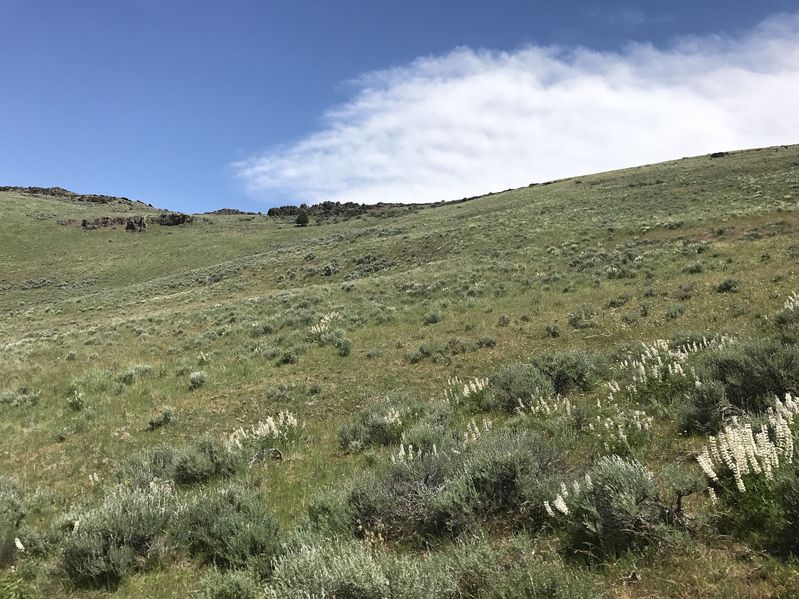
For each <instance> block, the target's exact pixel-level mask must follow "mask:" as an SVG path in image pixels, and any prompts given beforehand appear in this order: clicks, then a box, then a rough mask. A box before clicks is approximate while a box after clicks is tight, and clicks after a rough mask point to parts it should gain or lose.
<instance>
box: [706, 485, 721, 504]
mask: <svg viewBox="0 0 799 599" xmlns="http://www.w3.org/2000/svg"><path fill="white" fill-rule="evenodd" d="M707 496H708V497H709V498H710V503H711V504H713V505H716V504H717V503H718V502H719V498H718V497H717V496H716V491H714V490H713V487H708V488H707Z"/></svg>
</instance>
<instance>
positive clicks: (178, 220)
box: [147, 212, 194, 227]
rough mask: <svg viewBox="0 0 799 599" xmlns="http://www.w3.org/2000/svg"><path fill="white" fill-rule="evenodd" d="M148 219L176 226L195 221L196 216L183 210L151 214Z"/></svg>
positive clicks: (167, 225) (165, 225)
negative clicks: (184, 212)
mask: <svg viewBox="0 0 799 599" xmlns="http://www.w3.org/2000/svg"><path fill="white" fill-rule="evenodd" d="M147 220H148V221H149V222H151V223H155V224H157V225H162V226H164V227H174V226H176V225H184V224H187V223H193V222H194V217H193V216H191V215H190V214H183V213H182V212H167V213H165V214H159V215H157V216H149V217H148V218H147Z"/></svg>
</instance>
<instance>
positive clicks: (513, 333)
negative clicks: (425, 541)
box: [0, 146, 799, 597]
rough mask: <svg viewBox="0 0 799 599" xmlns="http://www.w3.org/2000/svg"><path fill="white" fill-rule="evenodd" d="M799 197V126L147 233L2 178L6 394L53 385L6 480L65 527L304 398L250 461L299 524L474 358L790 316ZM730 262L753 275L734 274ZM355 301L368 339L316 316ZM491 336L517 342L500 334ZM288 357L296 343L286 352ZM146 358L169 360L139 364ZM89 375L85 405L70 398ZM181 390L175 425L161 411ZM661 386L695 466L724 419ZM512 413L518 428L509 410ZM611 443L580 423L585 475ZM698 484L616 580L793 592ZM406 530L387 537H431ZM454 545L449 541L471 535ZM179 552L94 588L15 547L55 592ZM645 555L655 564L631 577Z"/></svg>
mask: <svg viewBox="0 0 799 599" xmlns="http://www.w3.org/2000/svg"><path fill="white" fill-rule="evenodd" d="M797 208H799V146H783V147H776V148H766V149H760V150H750V151H742V152H733V153H730V154H729V155H727V156H725V157H723V158H717V159H711V158H710V157H708V156H701V157H696V158H687V159H682V160H676V161H673V162H668V163H663V164H657V165H650V166H643V167H637V168H632V169H626V170H623V171H615V172H610V173H601V174H596V175H588V176H584V177H579V178H572V179H566V180H562V181H556V182H552V183H551V184H543V185H535V186H530V187H526V188H522V189H518V190H510V191H506V192H502V193H497V194H493V195H490V196H486V197H483V198H477V199H473V200H469V201H463V202H453V203H447V204H437V205H427V206H425V207H423V208H422V209H420V210H408V211H406V212H405V211H394V212H387V211H381V212H375V213H369V212H367V213H365V214H363V215H362V216H360V217H358V218H353V219H349V220H343V219H342V220H340V221H322V223H321V224H318V223H316V222H315V221H314V220H312V221H311V223H310V225H309V226H307V227H295V226H294V225H293V223H292V222H291V219H285V220H280V219H275V218H267V217H266V216H261V215H254V216H241V215H232V216H220V215H201V216H198V218H197V221H196V222H195V223H193V224H189V225H183V226H178V227H165V226H158V225H154V224H153V225H150V226H149V227H148V230H147V231H146V232H143V233H128V232H126V231H124V228H116V229H101V230H92V231H84V230H82V229H81V228H80V226H76V225H61V224H58V223H57V221H58V220H65V219H78V220H80V219H83V218H89V219H92V218H96V217H100V216H116V215H130V214H147V213H148V212H150V211H151V210H153V209H150V208H148V207H146V206H144V205H141V204H136V205H129V204H126V203H122V202H118V203H114V204H89V203H86V202H69V201H64V200H59V199H55V198H48V197H43V196H29V195H25V194H22V193H11V192H0V222H2V229H3V233H2V235H0V264H2V268H0V394H2V393H3V392H5V391H15V390H18V389H21V388H27V389H30V390H32V391H34V392H38V393H39V397H38V402H37V403H36V404H35V405H30V406H25V405H21V406H15V407H11V406H10V405H4V404H3V403H1V402H0V456H2V459H0V476H8V477H10V478H12V479H14V480H15V481H17V482H18V483H19V485H20V486H21V487H22V489H23V490H24V494H25V496H26V497H36V501H32V500H31V501H32V503H31V507H30V509H29V510H28V511H29V514H28V516H27V517H26V522H30V526H32V527H33V528H34V529H36V530H39V531H44V530H46V529H47V528H48V526H49V525H50V523H51V522H52V521H53V520H54V519H55V518H56V517H57V516H58V514H59V513H60V512H62V511H67V510H70V509H73V508H76V507H78V506H82V505H88V506H92V505H97V504H99V502H100V501H101V499H102V497H103V496H104V494H106V493H107V491H108V490H109V489H111V488H112V487H113V485H114V484H115V483H116V478H115V473H116V472H117V471H118V470H119V468H120V467H121V466H122V465H123V464H125V463H126V462H127V461H128V460H129V459H130V457H131V456H132V455H134V454H136V453H137V452H141V451H142V450H144V449H146V448H150V447H154V446H156V445H164V444H169V445H173V446H175V447H179V446H183V445H187V444H190V443H191V442H192V441H193V440H195V439H196V438H198V437H200V436H202V435H206V434H208V435H211V436H215V437H220V438H221V437H225V436H227V435H229V434H230V433H231V432H232V431H234V430H235V429H237V428H239V427H241V426H244V427H245V428H246V427H248V426H250V425H252V424H254V423H256V422H257V421H259V420H264V419H265V418H266V417H268V416H270V415H275V414H277V413H278V412H279V411H281V410H289V411H291V412H293V413H296V414H297V417H298V419H299V420H300V422H301V423H302V424H303V425H304V429H303V432H302V435H301V437H300V439H299V440H297V441H295V442H293V443H292V444H291V445H290V446H289V447H288V448H287V449H286V450H285V451H284V459H283V460H282V461H275V460H267V461H265V462H262V463H258V464H255V465H253V466H252V467H245V468H242V469H241V470H240V471H239V472H238V473H237V474H236V475H235V476H234V478H235V479H237V480H241V481H243V482H244V483H245V484H247V485H250V486H252V487H254V488H257V489H259V490H260V492H261V494H262V497H263V498H264V501H265V502H266V503H267V505H268V508H269V510H270V511H271V512H272V513H274V514H275V516H276V517H277V519H278V521H279V522H280V525H281V528H282V530H283V534H284V535H285V538H289V536H290V532H291V531H292V529H293V528H294V527H296V526H298V525H299V524H301V523H302V522H303V517H304V514H305V512H306V508H307V505H308V501H309V499H310V498H311V497H313V496H314V495H315V494H317V493H318V492H319V491H320V490H323V489H326V488H331V487H336V486H338V485H341V484H343V483H344V482H345V481H346V480H348V479H350V478H358V477H361V476H363V474H364V473H367V472H381V471H383V470H384V469H385V468H386V467H387V465H386V462H387V456H388V455H389V454H390V453H396V450H397V448H396V447H389V448H376V449H372V450H368V451H366V452H364V453H358V452H346V451H343V450H342V448H341V447H340V446H339V442H338V438H337V431H338V428H339V426H341V425H344V424H346V423H349V422H353V421H354V420H355V419H356V414H357V413H358V412H359V411H360V410H362V409H364V408H365V407H367V406H369V405H370V404H372V403H373V402H375V401H376V400H378V399H379V398H381V397H384V396H385V395H386V394H388V393H389V392H391V391H393V390H402V391H406V392H409V393H412V394H415V395H416V396H417V397H418V398H419V399H420V400H421V401H423V402H425V401H432V402H433V403H436V404H437V403H440V398H441V397H442V395H443V392H444V389H445V387H446V385H447V380H448V379H449V378H451V377H455V376H458V377H461V378H462V379H467V378H469V377H472V376H479V377H488V376H490V375H491V374H492V373H493V372H495V371H497V370H498V369H499V368H501V367H502V366H504V365H506V364H509V363H513V362H529V361H532V360H533V359H534V358H536V357H540V356H544V355H547V354H550V353H554V352H560V351H565V350H575V349H577V350H585V351H588V352H594V353H596V354H599V355H601V356H604V358H605V359H606V360H607V361H608V363H609V364H614V361H613V355H614V352H616V351H617V350H619V348H622V347H624V346H625V345H629V344H633V343H639V342H642V341H643V342H651V341H654V340H655V339H668V338H670V337H671V336H672V335H673V334H675V333H676V332H684V331H695V332H699V333H708V334H716V333H728V334H731V335H734V336H736V337H739V338H746V337H761V336H765V335H769V334H771V333H772V332H773V325H772V323H773V318H774V315H775V314H776V313H778V312H779V311H780V309H781V308H782V305H783V302H784V301H785V299H786V298H787V297H788V296H789V295H790V293H791V292H793V291H797V290H799V268H798V267H799V241H797V238H796V231H797V229H798V228H799V210H797ZM730 279H735V280H737V281H738V285H737V287H735V289H733V290H732V292H728V293H719V292H718V288H719V285H720V284H722V283H723V282H724V281H726V280H730ZM686 290H687V291H686ZM333 311H335V312H338V313H339V314H340V319H339V320H338V321H337V322H336V323H335V324H334V325H332V328H341V329H342V330H343V331H344V334H345V336H346V338H348V339H350V340H351V341H352V351H351V353H350V354H349V355H348V356H342V355H340V352H339V350H338V349H337V348H336V347H335V345H334V344H333V343H317V342H315V341H312V340H311V338H310V336H309V334H310V328H311V326H313V325H315V324H317V323H318V322H319V320H320V318H321V317H322V316H323V315H325V314H327V313H330V312H333ZM431 315H436V317H435V318H433V317H432V316H431ZM547 327H550V328H554V327H557V329H558V330H559V333H560V334H559V335H558V336H552V335H550V334H548V332H547ZM481 338H492V339H494V340H495V342H496V343H495V345H493V346H491V345H490V344H483V345H484V346H482V347H481V346H480V344H479V343H477V342H478V340H480V339H481ZM285 354H291V355H292V356H294V358H295V359H296V362H295V363H288V364H280V363H279V362H280V360H281V357H282V356H284V355H285ZM136 365H149V366H150V367H151V368H150V369H142V368H139V371H138V372H139V373H140V374H139V375H138V376H133V377H132V380H131V377H128V379H125V377H124V376H121V375H123V374H124V373H125V372H126V371H128V370H129V369H130V368H132V367H135V366H136ZM200 370H202V371H205V372H206V373H207V374H208V379H207V382H206V383H205V384H204V385H203V386H202V387H200V388H197V389H193V390H192V389H191V388H190V384H189V376H190V373H192V372H194V371H200ZM609 376H610V375H608V377H609ZM605 380H609V378H605V379H603V380H600V381H598V383H597V384H596V385H595V386H594V387H593V388H592V389H591V390H589V391H581V390H577V391H570V392H569V393H570V395H569V397H570V399H571V401H572V403H574V404H575V405H583V406H586V407H587V409H588V410H589V412H590V413H591V415H593V414H594V412H591V410H595V407H594V406H595V405H596V402H597V400H602V401H604V400H605V398H606V396H607V390H606V388H605V387H604V386H603V383H604V382H605ZM76 389H78V390H80V391H81V392H82V393H83V394H84V401H83V404H84V406H83V408H82V409H81V410H76V409H74V407H72V406H70V404H69V399H70V398H71V397H72V396H73V395H74V391H75V390H76ZM797 391H799V390H797ZM642 401H643V400H642ZM425 405H428V406H429V405H431V404H425ZM165 406H168V407H170V408H171V409H172V411H173V414H174V419H173V421H172V422H170V423H168V424H166V425H165V426H162V427H159V428H157V429H156V430H154V431H150V430H148V423H149V421H150V420H151V419H153V418H155V417H157V416H158V415H159V414H160V413H161V411H162V410H163V409H164V407H165ZM639 407H640V406H639ZM645 407H646V409H647V411H648V413H649V414H650V415H653V417H654V424H653V433H652V435H651V438H650V439H649V440H648V441H646V442H645V443H643V445H642V446H641V447H640V448H639V449H637V450H636V455H638V456H639V457H640V459H641V461H642V462H644V463H645V464H646V465H647V466H648V467H649V468H650V469H652V470H653V471H655V472H658V471H659V469H660V468H661V467H662V466H663V465H665V464H669V463H674V462H675V461H676V462H680V463H686V464H688V463H691V455H692V452H694V451H696V450H698V448H699V447H701V445H702V443H703V439H702V438H701V437H687V436H684V435H681V434H680V430H679V427H678V425H677V424H676V422H675V419H674V417H673V414H672V413H671V412H669V410H667V409H665V408H664V409H663V410H660V411H659V410H658V408H657V406H652V405H647V406H645ZM426 409H427V408H425V410H426ZM470 410H471V408H466V407H460V408H457V409H456V410H455V412H456V413H455V415H454V416H453V420H452V421H451V423H450V424H448V425H447V426H450V427H454V428H455V429H457V432H458V434H459V435H460V434H461V433H462V432H463V430H465V428H464V427H463V425H464V424H465V423H467V422H468V421H469V420H470V419H471V418H472V417H474V418H475V419H476V420H477V422H480V419H481V418H482V417H483V414H480V413H479V412H476V411H470ZM488 417H490V418H493V419H494V420H495V422H496V424H495V426H497V427H499V426H501V423H502V422H503V421H504V419H505V418H506V416H504V415H501V414H499V413H493V414H489V415H488ZM553 427H555V428H553V429H552V430H556V429H557V426H556V425H553ZM547 434H549V433H547ZM553 434H554V433H553ZM557 434H558V435H559V434H560V433H557ZM570 443H571V442H570ZM603 452H604V450H603V449H602V446H601V444H596V443H595V442H594V441H592V440H590V439H588V438H587V437H586V438H585V439H583V437H581V436H579V435H578V437H577V440H576V441H574V442H573V443H572V445H570V446H569V450H568V452H567V456H566V461H565V463H566V466H565V468H567V469H568V473H567V472H566V471H564V480H566V481H569V480H572V479H571V478H569V477H570V476H571V475H572V473H578V472H583V471H585V468H586V466H587V465H589V464H590V463H591V462H592V461H593V459H595V458H596V457H598V456H599V455H600V454H601V453H603ZM90 477H91V481H90ZM211 484H212V485H213V484H216V483H215V482H214V483H211ZM177 492H178V494H179V495H182V494H185V493H189V492H191V491H187V490H185V489H178V491H177ZM687 505H688V508H687V509H688V510H689V511H690V512H691V515H692V517H695V518H696V519H697V522H698V523H697V524H695V526H694V528H693V529H692V530H691V532H690V534H689V533H686V534H687V535H688V538H687V539H686V538H681V539H680V540H679V541H675V540H671V541H669V542H664V543H663V545H662V547H660V548H659V549H654V548H652V547H649V548H647V549H646V551H641V552H639V553H636V554H634V555H628V556H625V557H623V558H620V559H617V560H612V561H609V562H608V563H605V564H600V565H595V566H592V571H591V574H592V576H597V577H598V578H599V580H600V581H601V586H602V588H606V589H609V590H608V593H609V594H610V595H611V596H619V597H626V596H652V595H656V596H657V595H664V596H699V597H716V596H729V597H734V596H741V597H743V596H755V597H776V596H790V595H791V593H792V592H795V590H796V589H797V588H799V580H797V578H796V575H795V569H794V567H795V563H794V562H793V561H792V560H793V558H790V557H788V558H786V557H783V556H775V555H772V554H766V553H762V552H760V550H761V548H760V547H757V546H755V545H751V546H750V545H747V542H746V541H745V540H743V539H737V538H729V537H726V536H722V535H720V534H719V533H717V531H716V529H714V528H713V525H712V521H713V518H714V516H713V512H712V511H711V510H710V508H709V507H708V505H707V502H705V501H703V500H702V499H701V498H699V497H691V498H689V499H688V500H687ZM484 525H485V527H487V529H488V531H487V532H486V534H487V535H488V536H489V538H491V539H494V541H496V542H500V540H501V539H502V538H504V537H505V536H506V535H508V534H516V533H518V532H519V531H518V530H516V529H513V530H511V529H509V528H508V526H509V525H506V523H504V520H500V521H499V522H496V521H493V520H492V521H490V522H487V523H484ZM529 535H530V537H531V539H532V541H531V542H534V543H537V546H539V547H540V551H541V552H543V554H545V555H546V554H547V552H551V553H552V554H553V555H554V553H556V552H558V551H560V550H561V549H562V548H561V547H560V545H559V544H558V543H559V542H560V541H559V533H558V531H557V530H549V529H545V530H543V531H538V532H530V533H529ZM449 542H451V540H450V541H447V543H449ZM386 543H387V547H386V548H384V549H382V550H384V551H387V552H389V553H392V552H398V553H402V554H404V553H405V552H407V551H411V552H412V553H413V552H418V551H419V550H418V548H414V549H412V550H411V549H409V548H408V547H406V546H404V545H403V543H401V542H400V543H393V542H389V541H387V542H386ZM447 543H444V544H443V545H442V546H440V547H438V549H437V550H436V552H435V553H436V554H437V555H438V554H439V553H440V554H441V555H446V554H447V553H448V552H449V551H451V550H452V549H451V548H450V547H449V546H448V545H447ZM167 553H168V555H167V556H166V557H164V558H163V559H161V560H159V561H158V563H157V565H156V566H153V567H147V568H143V569H138V570H137V571H136V572H134V573H132V574H130V575H128V576H125V577H124V578H123V579H122V581H121V583H120V585H119V587H118V588H116V589H115V590H109V589H99V590H98V589H84V588H75V587H73V586H71V585H70V584H69V583H68V582H67V581H66V580H65V579H64V578H63V576H60V575H59V573H58V571H57V569H58V560H59V553H58V550H55V549H54V550H53V551H50V552H44V553H43V555H41V556H35V557H34V556H24V555H23V556H17V558H18V564H17V570H16V572H17V573H16V574H13V576H17V577H21V578H23V579H24V580H23V582H24V585H25V586H26V588H28V589H30V593H31V594H32V595H33V596H38V595H44V594H55V595H56V596H59V595H68V594H75V595H78V596H81V595H83V596H102V595H104V594H107V593H110V592H114V593H116V594H117V595H118V596H121V597H128V596H129V597H136V596H154V595H156V594H157V595H159V596H186V595H187V594H188V593H189V592H191V591H194V590H196V589H197V588H198V586H197V580H198V578H199V575H200V574H201V573H202V571H204V569H205V568H206V566H203V565H201V564H199V563H197V562H196V561H193V560H191V559H189V558H187V557H186V556H185V554H184V553H182V552H181V550H179V549H175V550H174V551H173V552H167ZM1 566H2V565H0V567H1ZM574 567H577V566H574ZM631 571H635V572H636V573H637V576H638V578H639V579H640V580H639V581H638V582H636V583H627V582H624V577H625V575H628V574H629V573H630V572H631ZM2 572H3V573H2V576H3V577H6V578H8V577H10V576H12V574H10V573H9V571H7V570H6V571H2ZM4 580H5V578H2V577H0V594H2V589H3V586H2V585H3V584H4V582H3V581H4ZM9 580H10V578H9ZM9 588H11V587H10V586H9Z"/></svg>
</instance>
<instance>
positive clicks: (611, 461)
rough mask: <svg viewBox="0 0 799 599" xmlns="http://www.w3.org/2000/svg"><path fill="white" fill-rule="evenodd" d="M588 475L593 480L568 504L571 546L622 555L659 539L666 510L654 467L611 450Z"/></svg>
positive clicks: (581, 549) (589, 550)
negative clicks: (615, 453) (651, 467)
mask: <svg viewBox="0 0 799 599" xmlns="http://www.w3.org/2000/svg"><path fill="white" fill-rule="evenodd" d="M589 474H590V477H591V481H592V484H591V485H590V486H588V485H585V486H584V487H585V488H583V490H582V492H581V493H580V494H579V495H577V497H576V498H574V499H572V500H570V503H568V504H567V505H569V510H570V511H569V514H568V515H567V516H565V519H566V522H567V525H566V527H567V530H568V532H569V545H570V547H571V549H572V550H573V551H575V552H578V553H581V552H586V553H588V554H589V555H593V556H595V557H601V556H612V555H619V554H621V553H623V552H625V551H627V550H629V549H634V548H637V547H642V546H645V545H647V544H649V543H651V542H653V541H655V540H657V539H658V538H659V536H660V534H661V530H662V525H663V523H664V522H665V515H666V514H665V509H664V506H663V504H662V503H661V501H660V495H659V492H658V487H657V484H656V483H655V479H654V477H653V475H652V473H651V472H649V471H648V470H647V469H646V468H645V467H644V466H642V465H641V464H639V463H638V462H637V461H634V460H629V459H625V458H621V457H619V456H615V455H613V456H606V457H603V458H600V459H599V460H598V461H597V463H596V464H595V465H594V466H593V467H592V468H591V470H590V471H589Z"/></svg>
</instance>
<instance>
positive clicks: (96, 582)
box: [62, 534, 135, 589]
mask: <svg viewBox="0 0 799 599" xmlns="http://www.w3.org/2000/svg"><path fill="white" fill-rule="evenodd" d="M134 559H135V554H134V552H133V549H131V548H130V547H128V546H126V545H117V544H114V543H109V542H108V540H106V539H104V538H103V537H101V536H100V535H86V534H81V535H78V536H75V537H74V538H72V539H70V540H69V542H67V543H66V545H65V546H64V553H63V556H62V560H63V569H64V572H65V573H66V575H67V576H68V577H69V579H70V580H71V581H72V582H73V583H74V584H76V585H78V586H87V587H94V586H103V587H107V588H111V589H113V588H115V587H116V586H117V585H118V584H119V581H120V580H121V579H122V577H123V576H125V575H126V574H128V573H129V572H130V571H131V570H132V569H133V565H134Z"/></svg>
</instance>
